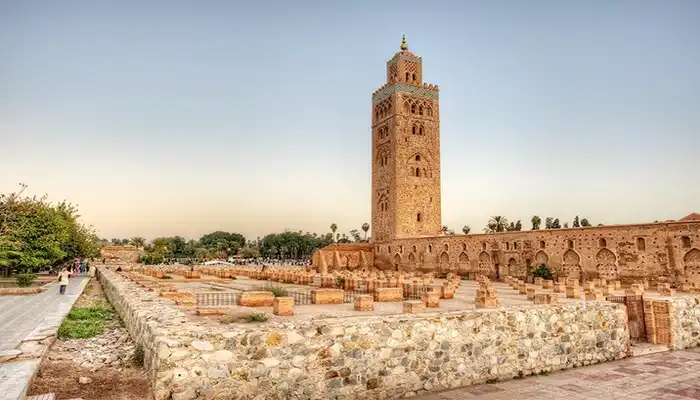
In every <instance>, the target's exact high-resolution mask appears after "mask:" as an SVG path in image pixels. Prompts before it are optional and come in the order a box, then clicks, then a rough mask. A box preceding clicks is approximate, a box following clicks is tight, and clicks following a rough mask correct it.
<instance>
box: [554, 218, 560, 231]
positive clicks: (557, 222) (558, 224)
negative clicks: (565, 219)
mask: <svg viewBox="0 0 700 400" xmlns="http://www.w3.org/2000/svg"><path fill="white" fill-rule="evenodd" d="M560 228H561V224H560V223H559V218H554V221H553V222H552V229H560Z"/></svg>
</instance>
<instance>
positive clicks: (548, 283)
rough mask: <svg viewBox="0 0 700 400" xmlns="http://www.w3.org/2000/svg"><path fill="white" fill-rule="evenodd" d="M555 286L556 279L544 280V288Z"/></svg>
mask: <svg viewBox="0 0 700 400" xmlns="http://www.w3.org/2000/svg"><path fill="white" fill-rule="evenodd" d="M552 288H554V281H553V280H551V279H544V280H542V289H552Z"/></svg>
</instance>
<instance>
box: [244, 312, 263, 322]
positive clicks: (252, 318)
mask: <svg viewBox="0 0 700 400" xmlns="http://www.w3.org/2000/svg"><path fill="white" fill-rule="evenodd" d="M265 321H267V314H265V313H252V314H250V315H249V316H248V322H265Z"/></svg>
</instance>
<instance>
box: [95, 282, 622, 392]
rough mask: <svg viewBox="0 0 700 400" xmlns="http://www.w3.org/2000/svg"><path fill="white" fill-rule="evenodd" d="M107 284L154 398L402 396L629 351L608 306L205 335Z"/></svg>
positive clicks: (163, 308) (311, 323)
mask: <svg viewBox="0 0 700 400" xmlns="http://www.w3.org/2000/svg"><path fill="white" fill-rule="evenodd" d="M101 276H102V278H101V281H102V284H103V286H104V288H105V293H106V294H107V297H108V298H109V299H110V301H111V302H112V304H113V305H114V307H115V309H116V310H117V312H118V313H119V315H120V316H121V317H122V319H123V321H124V323H125V325H126V326H127V329H128V330H129V332H130V334H131V335H132V337H133V338H134V340H135V341H136V343H138V344H139V345H141V346H142V347H143V349H144V354H145V362H146V367H147V369H148V371H149V372H150V375H151V379H152V382H153V388H154V395H155V400H166V399H176V400H192V399H239V400H252V399H262V398H265V399H280V400H281V399H288V398H300V399H310V400H321V399H329V398H343V399H363V400H364V399H379V398H381V399H395V398H399V397H402V396H412V395H415V394H419V393H423V392H426V391H433V390H434V391H437V390H443V389H448V388H455V387H459V386H467V385H472V384H475V383H480V382H485V381H487V380H492V379H508V378H512V377H517V376H518V375H519V374H520V373H523V374H531V373H538V372H541V371H553V370H559V369H564V368H571V367H577V366H582V365H588V364H593V363H597V362H601V361H606V360H614V359H620V358H623V357H626V355H627V352H628V349H629V331H628V328H627V316H626V313H625V309H624V306H623V305H620V304H614V303H609V302H588V303H584V302H567V303H564V304H558V305H544V306H518V307H509V308H507V309H493V310H465V311H459V312H425V313H423V314H397V315H384V316H358V317H351V318H342V319H337V318H326V319H315V320H303V321H273V320H271V321H268V322H267V323H263V324H259V325H257V324H245V323H242V324H230V325H221V327H217V326H211V325H209V326H207V327H204V326H199V325H197V324H195V323H193V322H191V321H189V320H188V319H187V318H186V316H185V315H184V314H182V312H180V311H179V310H178V309H177V308H176V307H174V306H172V305H171V304H170V303H169V302H167V301H166V300H164V299H163V298H162V297H161V298H159V297H158V296H157V294H156V293H154V292H146V291H144V290H143V289H142V288H140V287H139V286H138V285H136V284H134V283H132V282H129V281H127V280H126V279H124V278H122V277H121V276H118V275H117V274H115V273H113V272H111V271H108V270H103V271H101ZM341 293H342V291H341ZM414 303H416V304H417V305H423V303H422V302H420V301H415V302H414Z"/></svg>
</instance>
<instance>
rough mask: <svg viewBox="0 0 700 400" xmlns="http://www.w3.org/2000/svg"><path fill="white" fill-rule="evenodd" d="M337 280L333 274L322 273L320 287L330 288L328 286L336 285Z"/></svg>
mask: <svg viewBox="0 0 700 400" xmlns="http://www.w3.org/2000/svg"><path fill="white" fill-rule="evenodd" d="M337 282H338V281H337V280H336V278H335V277H333V276H329V275H322V276H321V288H324V289H330V288H335V287H336V285H337Z"/></svg>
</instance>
